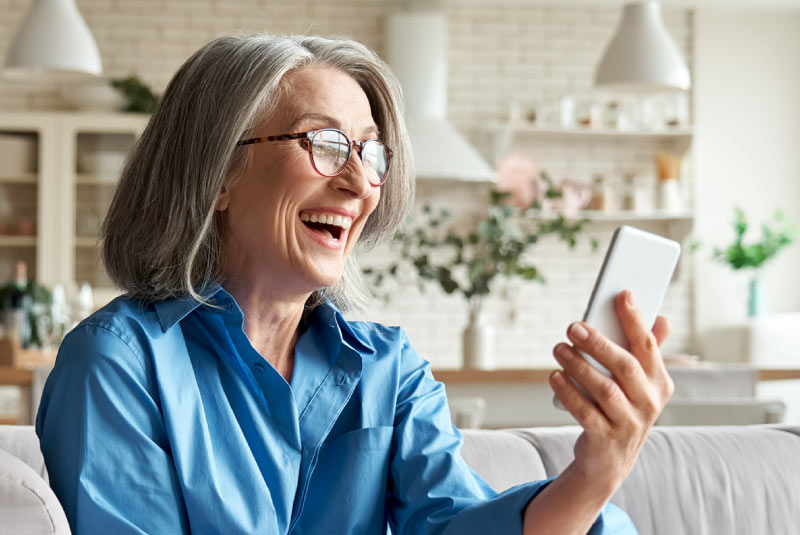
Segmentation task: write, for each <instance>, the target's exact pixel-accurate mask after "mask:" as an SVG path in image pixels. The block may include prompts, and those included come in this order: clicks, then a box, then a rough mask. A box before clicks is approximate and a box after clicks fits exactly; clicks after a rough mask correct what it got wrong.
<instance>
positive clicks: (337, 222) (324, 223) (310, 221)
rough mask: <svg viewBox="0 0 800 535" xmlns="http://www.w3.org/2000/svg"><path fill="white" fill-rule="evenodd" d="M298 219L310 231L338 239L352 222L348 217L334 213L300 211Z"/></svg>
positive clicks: (329, 238) (327, 237)
mask: <svg viewBox="0 0 800 535" xmlns="http://www.w3.org/2000/svg"><path fill="white" fill-rule="evenodd" d="M300 221H302V223H303V224H304V225H305V226H307V227H308V228H310V229H311V230H312V231H314V232H316V233H318V234H320V235H322V236H323V237H324V238H326V239H328V240H334V241H339V239H340V238H341V237H342V234H343V233H344V231H345V230H347V229H349V228H350V226H351V225H352V224H353V220H352V219H350V218H349V217H343V216H340V215H335V214H314V213H306V212H304V213H301V214H300Z"/></svg>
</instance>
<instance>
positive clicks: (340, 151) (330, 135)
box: [236, 128, 392, 187]
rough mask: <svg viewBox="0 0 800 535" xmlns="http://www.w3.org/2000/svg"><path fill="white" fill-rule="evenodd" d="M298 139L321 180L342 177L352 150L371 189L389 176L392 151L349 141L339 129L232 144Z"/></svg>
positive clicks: (379, 145)
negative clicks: (322, 177) (362, 166)
mask: <svg viewBox="0 0 800 535" xmlns="http://www.w3.org/2000/svg"><path fill="white" fill-rule="evenodd" d="M293 140H299V141H300V144H301V145H302V146H303V148H305V149H306V150H307V151H308V155H309V158H310V159H311V166H312V167H313V168H314V170H315V171H316V172H317V173H318V174H320V175H322V176H325V177H334V176H337V175H340V174H342V172H344V170H345V168H347V164H348V163H350V157H351V156H352V155H353V148H354V147H355V149H356V152H357V153H358V156H359V158H361V161H362V163H363V164H364V170H365V172H366V175H367V180H368V181H369V183H370V185H371V186H373V187H378V186H380V185H382V184H383V183H384V182H386V178H387V177H388V176H389V164H390V163H391V161H392V150H391V149H390V148H389V147H387V146H386V144H385V143H384V142H383V141H381V140H380V139H377V138H375V139H367V140H365V141H356V140H351V139H350V138H348V137H347V135H346V134H345V133H344V132H342V131H341V130H337V129H336V128H322V129H320V130H310V131H308V132H297V133H295V134H281V135H277V136H266V137H253V138H250V139H243V140H241V141H237V142H236V146H237V147H241V146H243V145H254V144H256V143H267V142H269V141H293Z"/></svg>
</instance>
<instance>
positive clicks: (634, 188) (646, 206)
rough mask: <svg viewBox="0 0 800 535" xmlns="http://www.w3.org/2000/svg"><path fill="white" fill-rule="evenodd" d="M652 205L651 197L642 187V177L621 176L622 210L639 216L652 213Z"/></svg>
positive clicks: (630, 174) (632, 175)
mask: <svg viewBox="0 0 800 535" xmlns="http://www.w3.org/2000/svg"><path fill="white" fill-rule="evenodd" d="M652 205H653V203H652V196H651V195H649V192H648V191H647V189H646V188H645V187H644V180H643V177H641V176H640V175H638V174H636V173H625V174H624V175H623V176H622V209H623V210H627V211H629V212H635V213H639V214H641V213H646V212H649V211H652V209H653V206H652Z"/></svg>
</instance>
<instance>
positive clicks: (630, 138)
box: [492, 121, 693, 164]
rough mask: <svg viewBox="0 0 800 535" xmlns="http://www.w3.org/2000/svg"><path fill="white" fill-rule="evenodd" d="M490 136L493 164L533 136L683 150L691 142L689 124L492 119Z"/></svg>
mask: <svg viewBox="0 0 800 535" xmlns="http://www.w3.org/2000/svg"><path fill="white" fill-rule="evenodd" d="M492 133H493V137H494V158H495V164H498V163H499V162H500V160H501V159H502V158H503V156H505V155H506V154H507V153H508V152H509V150H510V149H511V148H513V147H514V146H516V145H519V144H530V143H531V141H533V140H540V141H542V140H551V141H561V142H573V143H574V142H583V143H595V142H601V141H619V142H624V143H636V142H640V141H650V142H656V143H661V144H663V145H665V147H669V150H671V151H672V152H677V153H679V154H684V153H685V152H686V151H687V150H689V147H690V146H691V144H692V136H693V129H692V127H690V126H688V127H675V128H664V129H660V130H642V129H639V130H615V129H607V128H590V127H580V126H577V127H574V128H557V127H543V126H537V125H536V124H535V123H527V122H522V121H520V122H513V123H509V122H506V123H495V124H493V125H492Z"/></svg>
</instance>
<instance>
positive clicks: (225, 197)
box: [217, 184, 231, 212]
mask: <svg viewBox="0 0 800 535" xmlns="http://www.w3.org/2000/svg"><path fill="white" fill-rule="evenodd" d="M230 201H231V194H230V190H229V189H228V185H227V184H226V185H224V186H222V191H221V192H220V194H219V197H217V210H219V211H220V212H224V211H225V210H227V209H228V204H230Z"/></svg>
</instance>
